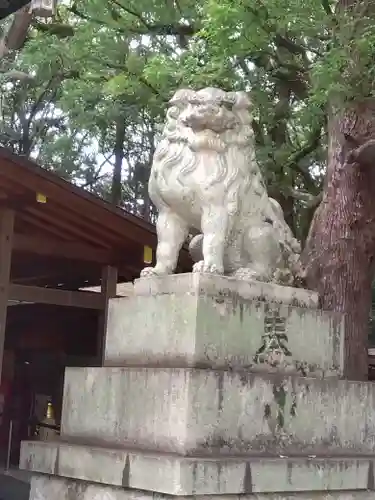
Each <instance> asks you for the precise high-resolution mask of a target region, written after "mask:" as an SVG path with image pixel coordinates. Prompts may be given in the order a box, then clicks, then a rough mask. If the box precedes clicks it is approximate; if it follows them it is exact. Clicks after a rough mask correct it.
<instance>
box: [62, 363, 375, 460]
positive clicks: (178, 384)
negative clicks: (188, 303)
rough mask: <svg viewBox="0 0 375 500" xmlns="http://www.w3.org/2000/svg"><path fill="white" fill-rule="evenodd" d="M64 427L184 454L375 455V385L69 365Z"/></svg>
mask: <svg viewBox="0 0 375 500" xmlns="http://www.w3.org/2000/svg"><path fill="white" fill-rule="evenodd" d="M61 434H62V436H63V437H65V438H67V439H70V438H73V441H74V439H77V438H79V439H82V440H84V441H85V442H86V443H91V444H100V445H102V446H107V447H120V448H121V447H122V448H127V447H128V448H136V449H141V450H145V451H163V452H171V453H179V454H181V455H190V456H196V455H201V456H202V455H208V456H212V455H213V454H220V455H222V456H233V455H238V454H241V455H266V456H269V455H270V454H272V455H274V456H278V455H300V456H301V455H302V456H304V455H330V454H335V455H341V456H342V455H345V454H359V455H360V454H366V453H369V454H371V453H374V452H375V384H373V383H365V382H349V381H347V380H337V379H323V380H321V379H311V378H302V377H300V378H297V377H281V376H276V375H270V374H262V375H259V374H258V375H256V374H251V373H250V374H249V373H246V372H242V373H241V372H239V373H238V372H224V371H212V370H197V369H187V368H181V369H177V368H170V369H163V368H67V370H66V373H65V389H64V406H63V412H62V422H61Z"/></svg>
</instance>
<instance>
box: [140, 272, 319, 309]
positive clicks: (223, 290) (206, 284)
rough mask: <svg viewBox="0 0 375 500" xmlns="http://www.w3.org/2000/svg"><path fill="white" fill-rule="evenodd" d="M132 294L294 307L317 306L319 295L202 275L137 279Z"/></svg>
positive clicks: (295, 289)
mask: <svg viewBox="0 0 375 500" xmlns="http://www.w3.org/2000/svg"><path fill="white" fill-rule="evenodd" d="M134 293H135V294H136V295H143V296H145V295H146V296H147V295H160V294H161V295H164V294H169V293H176V294H185V293H193V294H196V295H202V294H204V295H209V296H213V297H217V296H226V295H229V296H238V298H242V299H245V300H255V301H261V302H277V303H280V304H285V305H292V306H296V307H308V308H317V307H318V306H319V295H318V294H317V292H313V291H311V290H305V289H303V288H294V287H288V286H280V285H276V284H274V283H262V282H260V281H255V280H254V281H251V280H246V281H245V280H239V279H237V278H234V277H230V276H220V275H217V274H204V273H186V274H172V275H168V276H150V277H148V278H140V279H137V280H135V281H134Z"/></svg>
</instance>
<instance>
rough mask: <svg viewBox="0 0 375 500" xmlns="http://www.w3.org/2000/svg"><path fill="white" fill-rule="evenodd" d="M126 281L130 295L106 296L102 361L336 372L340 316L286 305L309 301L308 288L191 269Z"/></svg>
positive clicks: (108, 363)
mask: <svg viewBox="0 0 375 500" xmlns="http://www.w3.org/2000/svg"><path fill="white" fill-rule="evenodd" d="M134 288H135V295H134V296H133V297H132V298H117V299H112V300H111V301H110V304H109V313H108V324H107V335H106V342H105V364H106V366H130V365H137V366H163V367H189V366H190V367H200V368H225V369H238V368H246V369H247V370H249V371H252V372H278V373H288V374H292V373H295V374H299V375H308V376H314V377H326V376H332V375H335V376H340V375H341V374H342V369H343V342H344V335H343V324H342V321H341V317H340V316H338V315H337V314H334V313H327V312H323V311H321V310H319V309H316V308H307V307H294V306H291V305H290V304H295V305H299V304H301V305H302V306H304V305H306V304H308V305H314V304H315V301H314V299H315V295H314V294H313V292H309V291H308V290H299V289H295V288H289V287H282V286H278V285H271V284H262V283H257V282H253V283H247V282H241V281H238V280H235V279H233V278H227V277H222V276H213V275H199V274H197V275H195V274H187V275H174V276H167V277H154V278H143V279H141V280H138V281H137V282H136V283H135V287H134ZM280 290H281V291H284V294H285V295H284V298H283V296H282V294H281V293H280ZM265 299H267V300H270V302H266V301H265ZM272 299H274V301H273V302H272ZM282 301H283V302H282Z"/></svg>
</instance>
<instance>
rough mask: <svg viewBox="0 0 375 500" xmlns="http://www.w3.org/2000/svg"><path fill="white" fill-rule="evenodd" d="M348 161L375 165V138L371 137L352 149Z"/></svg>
mask: <svg viewBox="0 0 375 500" xmlns="http://www.w3.org/2000/svg"><path fill="white" fill-rule="evenodd" d="M347 162H348V163H359V164H360V165H363V166H373V165H375V139H370V140H368V141H366V142H365V143H364V144H362V145H361V146H359V147H358V148H357V149H354V150H353V151H351V153H350V155H349V157H348V160H347Z"/></svg>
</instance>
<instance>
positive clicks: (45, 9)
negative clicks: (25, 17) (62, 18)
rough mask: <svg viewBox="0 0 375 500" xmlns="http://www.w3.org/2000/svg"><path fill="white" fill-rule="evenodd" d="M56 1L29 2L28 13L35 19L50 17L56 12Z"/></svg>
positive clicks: (37, 0) (40, 0)
mask: <svg viewBox="0 0 375 500" xmlns="http://www.w3.org/2000/svg"><path fill="white" fill-rule="evenodd" d="M56 5H57V0H31V3H30V12H31V13H32V14H34V15H35V16H37V17H52V16H54V15H55V12H56Z"/></svg>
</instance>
